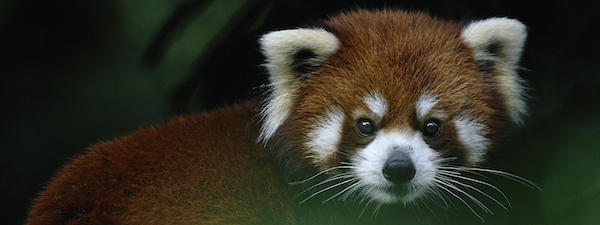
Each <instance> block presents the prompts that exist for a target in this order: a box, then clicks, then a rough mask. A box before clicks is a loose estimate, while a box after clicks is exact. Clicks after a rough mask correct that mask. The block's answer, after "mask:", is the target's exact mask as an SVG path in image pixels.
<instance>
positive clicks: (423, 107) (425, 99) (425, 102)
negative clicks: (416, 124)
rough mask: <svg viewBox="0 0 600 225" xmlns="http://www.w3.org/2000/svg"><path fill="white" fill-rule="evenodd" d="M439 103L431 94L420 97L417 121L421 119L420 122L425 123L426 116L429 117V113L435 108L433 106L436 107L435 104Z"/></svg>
mask: <svg viewBox="0 0 600 225" xmlns="http://www.w3.org/2000/svg"><path fill="white" fill-rule="evenodd" d="M436 103H437V98H436V97H434V96H432V95H429V94H423V95H421V97H419V100H417V104H416V105H417V119H419V121H421V122H423V121H424V120H425V116H426V115H427V113H429V111H430V110H431V109H432V108H433V106H435V104H436Z"/></svg>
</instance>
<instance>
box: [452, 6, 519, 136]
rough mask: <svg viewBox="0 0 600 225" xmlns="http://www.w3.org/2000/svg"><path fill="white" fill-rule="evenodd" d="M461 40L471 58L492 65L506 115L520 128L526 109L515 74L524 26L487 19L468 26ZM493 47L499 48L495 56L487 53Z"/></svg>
mask: <svg viewBox="0 0 600 225" xmlns="http://www.w3.org/2000/svg"><path fill="white" fill-rule="evenodd" d="M461 37H462V39H463V40H464V42H465V44H467V45H468V46H469V47H471V48H473V51H474V56H475V58H477V59H478V60H485V61H493V62H494V69H495V73H496V74H494V75H496V76H495V78H496V81H497V83H498V84H499V87H500V92H501V93H502V94H503V95H504V98H505V101H504V102H505V105H506V107H507V109H508V114H509V116H510V118H511V119H512V121H513V122H514V123H516V124H517V125H520V124H522V122H523V120H522V117H523V115H525V114H526V113H527V108H526V107H525V106H526V104H525V96H524V95H525V94H524V88H523V80H522V79H521V78H520V77H519V75H517V72H516V70H517V66H518V62H519V58H520V57H521V52H522V51H523V45H524V44H525V38H526V37H527V28H526V27H525V25H523V24H522V23H521V22H519V21H518V20H514V19H508V18H490V19H486V20H481V21H476V22H473V23H471V24H469V25H468V26H467V27H466V28H465V29H464V30H463V32H462V34H461ZM493 44H495V45H497V46H496V47H498V48H499V49H497V50H498V51H497V52H496V53H495V54H497V55H492V54H490V53H489V52H487V50H488V49H487V48H489V46H490V45H493Z"/></svg>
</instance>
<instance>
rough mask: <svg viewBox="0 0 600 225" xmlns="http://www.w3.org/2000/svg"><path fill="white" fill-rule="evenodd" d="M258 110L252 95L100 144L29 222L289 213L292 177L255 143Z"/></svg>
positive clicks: (42, 200) (41, 201)
mask: <svg viewBox="0 0 600 225" xmlns="http://www.w3.org/2000/svg"><path fill="white" fill-rule="evenodd" d="M256 110H257V104H256V103H254V102H252V103H246V104H244V105H237V106H233V107H229V108H225V109H220V110H217V111H215V112H211V113H205V114H200V115H195V116H187V117H180V118H176V119H174V120H172V121H170V122H168V123H166V124H163V125H160V126H157V127H151V128H147V129H142V130H139V131H136V132H134V133H132V134H131V135H128V136H125V137H122V138H119V139H116V140H113V141H109V142H103V143H99V144H97V145H94V146H92V147H90V148H89V149H88V151H87V152H86V153H84V154H82V155H80V156H78V157H75V158H74V159H73V160H72V162H71V163H69V164H67V165H66V166H65V167H64V168H63V169H62V170H61V171H60V172H59V173H58V176H57V177H56V178H54V179H53V180H52V181H51V182H50V184H49V185H48V186H47V187H46V189H45V190H44V191H43V192H42V193H41V194H40V196H39V197H38V198H37V199H36V200H35V201H34V206H33V207H32V208H31V211H30V214H29V218H28V220H27V223H26V224H32V225H33V224H190V223H192V224H223V223H231V222H233V221H238V220H239V221H246V222H248V223H249V224H253V222H252V221H247V219H248V218H254V219H255V220H257V221H254V222H257V223H259V222H260V223H263V222H265V221H259V219H260V218H262V219H264V220H267V221H271V219H269V218H268V216H281V217H283V218H285V217H288V218H289V217H290V215H289V213H290V211H289V209H286V208H281V206H282V205H289V204H283V203H287V202H288V201H289V199H288V197H287V196H288V195H287V194H286V189H285V188H283V189H282V187H286V184H285V183H284V182H283V180H282V179H280V177H279V176H278V175H277V172H276V168H275V163H274V160H272V159H270V158H269V156H268V155H267V154H266V152H264V151H261V149H260V148H259V147H257V145H256V144H255V143H256V131H257V130H258V129H257V128H256V124H253V123H249V122H248V121H254V120H255V116H256V113H257V111H256ZM215 137H219V138H221V139H215ZM232 140H235V141H232ZM232 192H233V193H232ZM274 211H277V212H279V213H274ZM256 215H263V216H262V217H261V216H258V217H257V216H256ZM283 220H284V221H285V220H286V219H283ZM244 223H245V222H244Z"/></svg>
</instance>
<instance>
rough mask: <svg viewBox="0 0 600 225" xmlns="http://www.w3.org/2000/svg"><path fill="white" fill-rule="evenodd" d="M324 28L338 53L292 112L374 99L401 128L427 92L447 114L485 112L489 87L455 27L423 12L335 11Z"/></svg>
mask: <svg viewBox="0 0 600 225" xmlns="http://www.w3.org/2000/svg"><path fill="white" fill-rule="evenodd" d="M325 25H326V29H327V30H328V31H330V32H332V33H333V34H335V35H336V36H337V37H338V39H339V41H340V49H339V50H338V51H337V52H336V53H335V54H333V55H332V56H331V57H330V58H329V59H328V60H327V61H326V62H325V63H324V64H323V66H322V67H321V68H320V69H319V70H317V71H315V72H314V73H313V74H311V77H310V79H308V80H306V83H305V84H306V85H303V86H302V87H301V88H300V89H299V92H298V100H300V99H302V101H299V102H298V103H299V104H298V109H300V110H306V109H308V110H319V109H320V108H321V107H319V105H324V104H325V105H326V104H337V105H341V106H343V107H344V106H345V107H344V108H345V109H352V108H355V107H356V106H362V107H365V108H368V106H365V103H364V101H363V99H364V96H367V95H369V93H378V94H380V95H381V97H382V98H384V99H387V100H388V105H387V110H388V114H393V115H394V116H393V118H388V119H390V120H393V121H387V122H389V123H391V124H394V123H395V125H408V123H410V122H411V121H412V120H413V118H416V112H415V110H407V109H415V104H416V102H417V101H418V98H419V96H421V95H422V94H424V93H430V94H432V95H433V96H436V97H437V98H438V99H440V103H439V104H438V105H439V107H445V108H446V109H447V111H449V112H457V111H458V110H460V109H463V108H468V109H469V110H472V111H473V110H475V112H468V113H469V114H471V115H473V116H475V117H478V116H480V115H481V116H482V117H485V116H486V115H489V114H491V113H493V112H492V111H493V109H494V107H490V104H492V103H493V102H494V101H493V100H491V97H493V94H494V93H495V90H494V89H495V88H494V87H493V85H489V82H487V81H486V80H485V79H486V78H485V77H484V76H482V74H481V73H480V72H479V71H478V68H477V64H476V63H475V59H474V58H473V56H472V50H471V49H470V48H468V47H467V46H465V44H464V43H463V41H462V39H461V37H460V36H461V30H462V26H460V25H457V24H455V23H451V22H447V21H443V20H439V19H436V18H433V17H431V16H429V15H427V14H425V13H408V12H403V11H364V10H361V11H356V12H351V13H343V14H341V15H339V16H336V17H333V18H331V19H330V20H328V21H326V22H325ZM467 105H468V106H470V107H466V106H467ZM457 113H458V112H457ZM449 116H452V115H449ZM384 119H385V118H384Z"/></svg>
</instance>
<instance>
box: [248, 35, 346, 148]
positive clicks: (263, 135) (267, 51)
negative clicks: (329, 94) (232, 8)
mask: <svg viewBox="0 0 600 225" xmlns="http://www.w3.org/2000/svg"><path fill="white" fill-rule="evenodd" d="M260 45H261V48H262V52H263V54H264V55H265V57H266V59H267V60H266V63H265V64H264V65H265V67H266V68H267V70H268V72H269V74H270V76H269V80H270V84H271V88H272V90H271V91H272V92H271V95H270V96H269V97H268V98H267V100H266V102H265V104H264V106H263V109H262V111H261V116H262V119H263V124H262V126H261V130H260V135H259V138H258V140H259V141H264V142H266V141H268V140H269V139H270V138H271V137H272V136H273V134H275V132H276V131H277V129H278V128H279V126H280V125H281V124H282V123H283V122H284V121H285V120H286V119H287V117H288V116H289V114H290V109H291V106H292V103H293V97H294V95H295V88H294V79H295V78H296V77H297V74H296V73H297V72H296V71H294V69H293V65H292V63H293V62H294V58H293V55H294V54H295V53H296V52H298V51H299V50H303V49H307V50H310V51H312V52H313V53H315V59H313V61H315V62H313V63H317V62H318V63H321V62H323V61H325V60H326V59H327V58H328V57H329V56H331V54H333V53H335V52H336V51H337V49H338V48H339V40H338V39H337V37H335V35H333V34H332V33H330V32H327V31H325V30H323V29H291V30H282V31H274V32H270V33H268V34H266V35H264V36H262V38H261V39H260Z"/></svg>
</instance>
